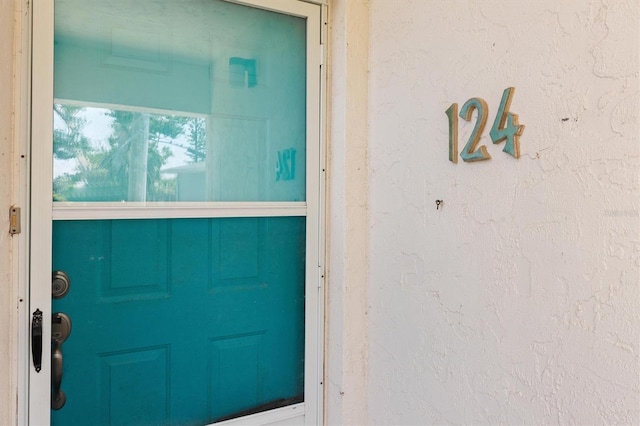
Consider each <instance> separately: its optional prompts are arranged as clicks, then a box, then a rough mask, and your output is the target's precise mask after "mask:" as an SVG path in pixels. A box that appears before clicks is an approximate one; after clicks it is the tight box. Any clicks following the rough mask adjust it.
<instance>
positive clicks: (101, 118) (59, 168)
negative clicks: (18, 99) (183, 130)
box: [53, 107, 190, 178]
mask: <svg viewBox="0 0 640 426" xmlns="http://www.w3.org/2000/svg"><path fill="white" fill-rule="evenodd" d="M110 111H112V110H109V109H106V108H96V107H84V108H83V109H82V110H81V111H79V112H78V117H80V118H82V119H83V120H85V125H84V126H83V128H82V134H83V135H84V136H85V137H86V138H87V139H88V140H89V144H90V146H91V148H94V149H98V148H108V147H109V142H108V140H109V137H110V136H111V135H112V133H113V129H112V127H111V126H112V123H113V118H111V117H109V116H108V115H107V114H108V113H109V112H110ZM53 117H54V118H53V128H54V130H66V125H65V123H64V121H63V120H62V119H61V118H60V117H59V116H58V114H55V113H54V114H53ZM174 142H175V144H162V145H163V146H167V147H168V148H169V149H170V150H171V156H170V157H169V158H168V159H167V161H166V163H165V164H164V167H163V169H168V168H171V167H179V166H184V165H185V164H189V163H190V159H189V157H187V155H186V153H185V151H186V149H185V148H183V147H184V146H186V145H187V144H188V141H187V138H186V137H185V136H184V135H180V136H178V137H177V138H175V140H174ZM77 167H78V160H77V159H75V158H72V159H68V160H62V159H59V158H54V160H53V177H54V178H56V177H58V176H61V175H63V174H65V173H68V174H71V173H75V172H76V171H77V170H76V169H77Z"/></svg>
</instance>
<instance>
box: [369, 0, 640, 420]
mask: <svg viewBox="0 0 640 426" xmlns="http://www.w3.org/2000/svg"><path fill="white" fill-rule="evenodd" d="M639 14H640V3H638V2H637V1H636V0H616V1H607V0H574V1H565V2H560V1H557V0H539V1H529V0H518V1H515V0H513V1H487V0H483V1H458V0H456V1H425V0H393V1H390V0H371V27H370V34H371V40H370V45H371V50H370V70H371V78H370V85H369V96H370V103H369V105H370V108H369V123H370V132H369V135H370V136H369V140H370V142H369V152H370V221H371V223H370V232H371V234H370V241H371V243H370V255H369V265H370V267H369V288H368V290H367V291H368V301H369V305H370V306H369V309H368V317H369V324H368V333H369V341H368V348H369V351H368V353H369V356H368V363H369V369H368V389H369V401H368V407H369V417H370V421H371V423H372V424H460V423H467V424H499V423H502V424H602V423H605V424H640V361H639V351H640V308H639V306H640V299H639V279H638V277H639V266H640V256H639V251H640V232H639V224H640V213H639V211H640V203H639V195H640V191H639V182H638V170H639V168H638V166H639V162H640V157H639V154H640V149H639V140H638V132H639V130H640V127H639V125H638V117H639V115H640V114H639V113H640V108H639V98H640V96H639V95H640V93H639V85H638V82H639V75H638V73H639V70H640V66H639V62H638V51H639V48H640V44H639V34H640V24H639V22H640V16H639ZM509 86H513V87H515V88H516V92H515V96H514V98H513V102H512V105H511V111H512V112H514V113H517V114H519V116H520V123H521V124H524V125H525V126H526V128H525V130H524V133H523V134H522V137H521V152H522V155H521V158H520V159H519V160H516V159H514V158H512V157H510V156H509V155H507V154H505V153H503V152H502V148H503V147H504V143H502V144H500V145H493V144H492V143H491V141H490V140H489V129H490V128H491V125H492V124H493V119H494V116H495V112H496V110H497V107H498V104H499V101H500V97H501V95H502V92H503V90H504V89H505V88H507V87H509ZM472 97H480V98H483V99H485V100H486V101H487V103H488V106H489V117H488V122H487V127H486V129H485V132H484V134H483V137H482V140H481V142H480V143H481V144H484V145H487V148H488V151H489V153H490V155H491V156H492V159H491V160H489V161H483V162H478V163H465V162H463V161H462V160H460V161H459V162H458V164H457V165H455V164H453V163H451V162H449V161H448V121H447V117H446V115H445V110H446V109H447V108H448V107H449V106H450V105H451V103H453V102H457V103H458V105H459V107H462V105H463V104H464V102H465V101H466V100H467V99H469V98H472ZM472 125H473V123H467V122H465V121H464V120H462V119H460V145H459V148H460V149H462V147H463V146H464V144H465V143H466V140H467V139H466V137H467V136H468V135H469V132H470V130H471V128H472ZM436 199H441V200H443V201H444V205H443V207H442V208H440V209H436V203H435V200H436Z"/></svg>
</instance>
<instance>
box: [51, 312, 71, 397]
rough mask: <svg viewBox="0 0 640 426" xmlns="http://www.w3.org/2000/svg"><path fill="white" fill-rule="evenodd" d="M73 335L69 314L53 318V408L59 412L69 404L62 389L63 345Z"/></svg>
mask: <svg viewBox="0 0 640 426" xmlns="http://www.w3.org/2000/svg"><path fill="white" fill-rule="evenodd" d="M69 334H71V319H70V318H69V316H68V315H67V314H64V313H62V312H57V313H55V314H53V316H52V318H51V344H52V345H53V347H52V349H51V387H52V388H53V389H52V392H51V408H52V409H54V410H59V409H61V408H62V407H63V406H64V403H65V402H67V396H66V395H65V393H64V392H63V391H62V389H60V387H61V385H62V373H63V358H62V344H63V343H64V341H65V340H67V337H69Z"/></svg>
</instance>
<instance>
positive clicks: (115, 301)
mask: <svg viewBox="0 0 640 426" xmlns="http://www.w3.org/2000/svg"><path fill="white" fill-rule="evenodd" d="M239 3H240V4H238V2H233V3H231V2H227V1H222V0H186V1H185V0H140V1H136V2H131V1H125V0H111V1H104V0H100V1H88V0H55V2H54V3H53V5H54V6H53V7H51V6H50V4H49V2H39V3H38V2H36V4H35V5H34V93H36V92H37V93H36V94H35V95H34V111H33V117H34V123H36V122H37V124H34V129H33V134H34V138H33V142H32V144H33V150H32V151H33V160H32V169H33V171H34V172H33V175H32V176H33V177H32V224H31V229H32V234H33V237H32V252H31V253H32V254H31V256H32V259H33V261H32V263H33V265H32V266H31V283H32V284H31V289H32V290H31V306H32V308H33V309H32V311H34V312H36V311H39V312H42V315H43V318H44V320H43V325H42V326H41V330H42V336H44V337H43V339H44V340H43V343H42V350H41V357H42V359H41V361H40V364H41V365H40V366H39V369H36V368H35V366H34V368H33V369H31V371H30V373H29V374H30V376H29V383H30V402H29V422H30V423H32V424H40V423H46V422H50V423H52V424H55V425H93V424H95V425H109V424H118V425H120V424H130V425H159V424H177V425H183V424H184V425H192V424H193V425H198V424H209V423H215V422H224V421H233V419H238V420H239V421H240V422H242V421H243V419H251V422H252V423H253V424H260V423H263V424H268V423H273V422H276V423H278V422H279V421H285V420H286V421H287V422H290V423H294V424H295V423H297V424H314V423H316V422H318V421H319V414H318V413H319V412H320V410H319V398H318V395H319V386H320V384H319V382H320V380H319V367H318V366H319V364H320V363H319V359H320V356H319V353H320V347H319V344H318V342H319V341H320V339H319V336H320V333H319V328H320V324H319V316H318V309H319V306H320V303H321V299H322V298H321V297H320V294H321V293H320V287H321V286H320V275H321V268H320V266H321V264H322V262H321V261H320V256H319V247H321V244H320V227H319V226H318V223H319V220H318V216H319V214H318V212H319V199H320V190H319V188H320V184H319V182H320V178H319V170H320V166H319V164H320V152H321V150H320V143H319V141H320V131H319V114H318V111H319V99H320V97H319V90H320V87H319V80H320V79H319V72H320V63H319V59H320V55H319V38H318V37H319V33H320V30H319V21H320V14H319V11H320V8H319V6H315V5H311V4H308V3H303V2H298V1H295V0H278V1H261V0H252V1H249V2H239ZM38 24H40V25H38ZM47 28H50V30H47ZM47 31H49V33H47ZM47 34H49V35H47ZM48 43H50V44H48ZM38 54H40V55H41V56H37V55H38ZM47 58H49V59H47ZM38 65H40V66H41V69H40V70H38V71H36V70H35V68H36V66H38ZM47 67H49V69H50V71H52V74H53V77H51V72H49V74H47V72H46V69H47ZM47 104H48V105H47ZM47 111H48V113H47ZM38 120H41V121H38ZM42 147H46V148H47V149H46V150H44V149H42ZM36 234H37V235H36ZM36 259H37V260H38V261H35V260H36ZM41 259H45V261H41ZM47 259H48V260H47ZM45 277H46V279H47V281H48V282H47V283H44V284H43V283H42V281H44V280H45ZM49 277H51V279H49ZM34 315H35V314H34ZM34 318H35V316H34ZM36 323H37V321H36ZM32 325H33V324H32ZM32 328H33V330H34V332H33V335H32V338H31V345H32V347H31V351H30V352H31V355H32V357H33V360H32V361H33V363H34V364H35V363H36V358H37V354H36V352H37V349H38V343H37V338H38V331H37V327H32ZM43 403H46V406H47V407H46V410H45V409H43V407H42V405H43ZM247 416H250V417H247ZM260 416H263V417H260Z"/></svg>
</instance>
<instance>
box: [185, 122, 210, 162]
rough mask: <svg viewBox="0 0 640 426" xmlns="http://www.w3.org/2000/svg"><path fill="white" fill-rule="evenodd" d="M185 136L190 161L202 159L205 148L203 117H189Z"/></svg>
mask: <svg viewBox="0 0 640 426" xmlns="http://www.w3.org/2000/svg"><path fill="white" fill-rule="evenodd" d="M187 132H188V133H187V136H188V137H189V142H190V143H189V145H190V146H189V147H187V155H188V156H189V158H191V162H193V163H198V162H200V161H204V159H205V158H206V150H207V134H206V126H205V121H204V119H203V118H197V117H195V118H190V119H189V120H188V123H187Z"/></svg>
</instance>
